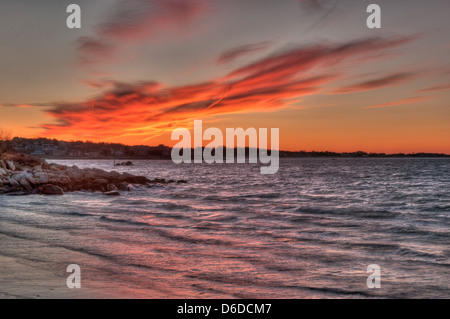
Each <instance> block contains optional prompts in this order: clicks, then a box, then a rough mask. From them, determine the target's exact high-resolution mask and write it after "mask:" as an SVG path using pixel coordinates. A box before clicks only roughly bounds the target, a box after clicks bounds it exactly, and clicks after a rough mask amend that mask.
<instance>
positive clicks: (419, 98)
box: [366, 96, 433, 109]
mask: <svg viewBox="0 0 450 319" xmlns="http://www.w3.org/2000/svg"><path fill="white" fill-rule="evenodd" d="M432 98H433V97H431V96H417V97H410V98H406V99H401V100H396V101H393V102H388V103H383V104H377V105H371V106H366V108H368V109H372V108H380V107H389V106H399V105H407V104H415V103H420V102H425V101H428V100H430V99H432Z"/></svg>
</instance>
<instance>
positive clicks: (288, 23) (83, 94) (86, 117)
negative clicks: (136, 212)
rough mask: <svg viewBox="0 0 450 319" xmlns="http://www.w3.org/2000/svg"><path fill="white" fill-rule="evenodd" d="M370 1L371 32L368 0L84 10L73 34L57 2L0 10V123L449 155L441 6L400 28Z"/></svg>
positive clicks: (150, 4) (22, 131)
mask: <svg viewBox="0 0 450 319" xmlns="http://www.w3.org/2000/svg"><path fill="white" fill-rule="evenodd" d="M379 2H380V5H381V6H382V7H383V10H384V12H386V13H387V14H385V17H384V18H383V27H382V28H381V29H376V30H375V29H368V28H367V27H366V25H365V19H366V17H367V14H366V13H365V7H366V6H367V4H368V3H366V2H365V1H362V2H361V1H342V2H341V3H340V5H339V6H332V5H319V2H316V1H294V0H286V1H280V2H278V1H277V3H276V4H275V3H272V2H270V1H245V4H243V3H242V2H241V1H223V2H218V1H201V0H188V1H165V0H158V1H150V0H139V1H134V2H131V3H130V2H129V1H114V2H110V1H104V0H101V1H96V3H95V4H92V2H91V1H85V0H84V1H79V5H80V7H81V8H82V10H83V20H82V21H83V27H82V28H81V29H79V30H70V29H67V28H66V27H65V25H64V23H62V22H61V21H63V20H64V18H65V16H64V12H65V11H64V8H65V6H67V4H68V3H66V1H60V3H59V4H58V5H54V4H53V3H52V7H51V8H50V5H49V3H50V2H49V1H43V2H42V4H41V3H40V4H39V5H37V4H35V2H34V4H33V5H32V6H33V7H36V8H35V10H33V17H32V18H31V17H30V16H29V12H27V11H26V10H23V9H22V8H21V5H18V4H15V3H13V2H10V4H2V7H7V9H8V10H11V11H14V12H15V14H14V16H15V18H14V20H13V19H11V18H9V17H6V21H3V22H4V23H5V24H6V25H7V26H9V28H6V30H0V37H1V39H3V41H2V42H3V43H2V45H1V47H0V52H1V56H2V60H1V62H0V69H1V70H2V71H1V73H2V76H1V80H0V81H1V89H0V118H1V120H0V125H1V126H2V127H4V128H6V129H10V130H12V131H13V135H14V136H23V137H40V136H42V137H50V138H57V139H61V140H91V141H96V142H98V141H104V142H121V143H125V144H130V145H138V144H145V145H158V144H166V145H169V146H172V145H174V143H175V142H174V141H171V139H170V135H171V132H172V131H173V130H174V129H175V128H179V127H187V128H192V125H193V121H194V120H197V119H198V120H203V122H204V125H205V126H207V125H208V123H210V124H211V125H213V126H215V127H219V128H226V127H244V128H246V127H277V128H280V148H281V149H285V150H292V151H297V150H300V149H302V150H318V151H319V150H330V151H356V150H364V151H368V152H441V153H450V126H449V125H448V124H449V121H450V108H449V107H450V105H449V102H448V101H449V97H450V96H449V92H450V89H449V88H450V63H449V60H448V56H449V53H450V44H449V42H448V37H447V35H448V31H450V26H449V24H448V20H447V18H448V17H447V14H445V12H448V9H449V4H448V3H447V2H444V1H436V2H432V3H424V2H419V1H413V2H414V3H415V5H414V8H413V9H412V10H410V11H408V12H407V13H405V12H402V13H401V14H400V15H401V16H402V18H401V19H400V21H401V24H400V22H399V20H397V19H396V18H394V16H395V14H396V15H398V14H399V12H401V10H402V8H401V7H402V6H401V4H394V3H392V2H391V1H379ZM24 3H28V1H25V2H24ZM30 3H31V2H30ZM324 3H327V1H324ZM329 3H334V2H333V1H331V2H329ZM268 7H269V8H268ZM430 7H432V8H430ZM422 9H423V10H422ZM421 10H422V11H421ZM430 10H432V11H430ZM61 12H62V13H63V14H61ZM243 12H245V14H244V13H243ZM389 12H392V13H395V14H388V13H389ZM429 12H434V16H433V18H432V19H420V21H418V20H417V19H416V18H415V17H416V16H417V15H420V14H422V15H425V16H427V14H429ZM440 12H442V14H439V13H440ZM11 16H13V15H12V14H11ZM17 17H19V18H17ZM11 29H14V30H17V32H16V33H14V32H9V31H8V30H11ZM31 29H32V30H33V32H34V34H33V35H31V34H30V30H31ZM5 44H6V45H5Z"/></svg>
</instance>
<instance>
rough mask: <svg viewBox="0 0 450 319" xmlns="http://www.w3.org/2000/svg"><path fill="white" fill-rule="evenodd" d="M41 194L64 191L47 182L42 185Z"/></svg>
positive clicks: (56, 193)
mask: <svg viewBox="0 0 450 319" xmlns="http://www.w3.org/2000/svg"><path fill="white" fill-rule="evenodd" d="M42 194H44V195H64V191H63V190H62V188H61V187H59V186H55V185H52V184H47V185H44V186H43V187H42Z"/></svg>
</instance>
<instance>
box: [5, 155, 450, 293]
mask: <svg viewBox="0 0 450 319" xmlns="http://www.w3.org/2000/svg"><path fill="white" fill-rule="evenodd" d="M57 162H58V163H62V164H66V165H73V164H75V165H78V166H79V167H98V168H102V169H106V170H112V169H114V168H113V167H112V163H111V161H57ZM135 164H136V166H134V167H121V168H115V169H116V170H118V171H128V172H130V173H132V174H138V175H146V176H148V177H150V178H154V177H162V178H173V179H186V180H188V181H189V183H188V184H180V185H174V184H171V185H165V186H161V187H154V188H150V189H147V188H139V189H136V190H134V191H133V192H131V193H123V195H122V196H121V197H117V198H110V197H106V196H103V195H101V194H99V193H97V194H92V193H81V192H80V193H73V194H66V195H65V196H63V197H44V196H27V197H8V196H4V197H1V198H0V204H1V208H0V255H3V256H8V257H12V258H15V259H16V260H18V261H19V262H23V263H27V265H29V266H30V265H31V266H33V267H40V268H42V269H45V270H46V271H50V272H52V273H53V274H55V275H58V276H61V278H64V276H67V274H65V267H67V265H68V264H70V263H76V264H79V265H80V267H81V269H82V283H83V288H84V289H89V288H95V289H100V290H101V289H108V290H109V291H110V292H111V291H112V292H113V294H115V295H116V296H118V297H150V298H151V297H155V298H165V297H168V298H181V297H183V298H234V297H237V298H361V297H362V298H364V297H388V298H429V297H437V298H448V297H450V293H449V292H450V279H449V278H450V267H449V266H450V245H449V244H450V160H448V159H371V158H366V159H281V163H280V170H279V172H278V174H276V175H261V174H260V173H259V167H258V166H256V165H249V164H239V165H226V164H223V165H220V164H217V165H207V164H201V165H200V164H190V165H186V164H181V165H175V164H173V163H172V162H170V161H135ZM370 264H378V265H379V266H380V267H381V285H382V286H381V289H368V287H367V285H366V279H367V276H368V275H369V274H368V273H366V268H367V266H368V265H370ZM3 276H6V275H5V274H4V273H3ZM5 278H6V277H4V278H3V283H5V282H7V280H10V281H15V283H16V284H17V285H22V286H20V287H21V289H23V290H27V289H29V288H30V287H28V286H27V283H26V282H21V280H22V279H21V278H22V277H21V275H20V274H16V275H15V276H13V274H9V277H7V278H9V279H7V278H6V279H5ZM27 278H28V277H27ZM29 280H31V281H32V280H33V278H29ZM61 284H62V285H65V281H64V280H62V281H61ZM20 287H19V288H20ZM16 288H17V287H16ZM19 288H17V289H19ZM30 289H31V288H30ZM19 290H20V289H19ZM80 291H81V293H82V292H83V289H81V290H80ZM85 291H87V290H85Z"/></svg>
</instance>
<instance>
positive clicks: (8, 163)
mask: <svg viewBox="0 0 450 319" xmlns="http://www.w3.org/2000/svg"><path fill="white" fill-rule="evenodd" d="M6 165H7V166H8V168H9V169H10V170H11V171H15V170H16V166H15V165H14V162H12V161H6Z"/></svg>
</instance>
